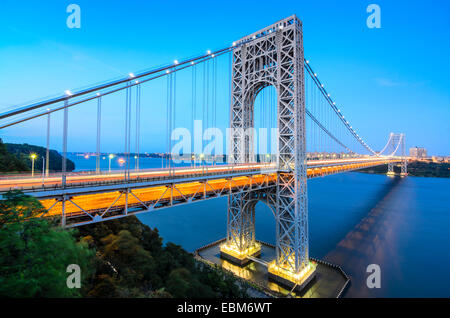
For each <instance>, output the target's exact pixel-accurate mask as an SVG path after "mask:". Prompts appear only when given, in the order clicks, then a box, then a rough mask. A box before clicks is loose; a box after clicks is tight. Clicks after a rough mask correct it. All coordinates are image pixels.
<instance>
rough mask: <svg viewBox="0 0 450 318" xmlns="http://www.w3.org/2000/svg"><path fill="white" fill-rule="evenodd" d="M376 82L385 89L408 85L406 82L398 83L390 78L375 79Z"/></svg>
mask: <svg viewBox="0 0 450 318" xmlns="http://www.w3.org/2000/svg"><path fill="white" fill-rule="evenodd" d="M375 81H376V82H377V84H378V85H380V86H383V87H396V86H405V85H407V84H406V83H404V82H397V81H394V80H392V79H390V78H375Z"/></svg>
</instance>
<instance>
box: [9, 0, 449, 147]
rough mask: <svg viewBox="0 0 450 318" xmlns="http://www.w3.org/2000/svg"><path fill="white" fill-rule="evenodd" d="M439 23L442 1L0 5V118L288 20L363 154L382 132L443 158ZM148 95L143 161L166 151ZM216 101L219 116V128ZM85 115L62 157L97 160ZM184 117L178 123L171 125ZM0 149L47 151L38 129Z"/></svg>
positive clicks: (40, 122)
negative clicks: (75, 13) (376, 22)
mask: <svg viewBox="0 0 450 318" xmlns="http://www.w3.org/2000/svg"><path fill="white" fill-rule="evenodd" d="M71 3H75V4H78V5H79V6H80V7H81V28H80V29H69V28H68V27H67V26H66V19H67V17H68V15H69V14H68V13H66V7H67V6H68V5H69V4H71ZM370 3H376V4H378V5H379V6H380V8H381V29H369V28H368V27H367V25H366V19H367V17H368V15H369V13H367V12H366V7H367V6H368V5H369V4H370ZM448 12H450V2H448V1H440V0H432V1H411V0H410V1H400V0H397V1H384V0H383V1H381V0H372V1H357V0H351V1H327V0H324V1H304V0H295V1H293V0H286V1H275V2H274V1H265V0H258V1H242V0H241V1H234V0H228V1H154V0H147V1H144V0H141V1H138V0H130V1H118V0H115V1H113V0H108V1H106V0H71V1H63V0H59V1H50V0H41V1H31V0H30V1H11V0H2V1H1V2H0V74H1V76H0V111H2V110H4V109H7V108H10V107H11V106H13V105H19V104H24V103H27V102H29V101H32V100H35V99H39V98H42V97H45V96H52V95H55V94H56V95H59V94H61V93H62V92H64V91H65V90H66V89H76V88H81V87H85V86H88V85H90V84H94V83H98V82H103V81H105V80H109V79H113V78H118V77H121V76H124V75H126V74H128V73H129V72H137V71H139V70H142V69H148V68H152V67H154V66H157V65H161V64H166V63H169V62H171V61H173V60H174V59H182V58H187V57H190V56H193V55H197V54H201V53H203V52H205V50H207V49H212V50H214V49H220V48H223V47H226V46H228V45H230V44H231V43H232V42H233V41H235V40H237V39H239V38H241V37H242V36H245V35H246V34H250V33H253V32H254V31H257V30H258V29H260V28H263V27H265V26H267V25H270V24H272V23H274V22H276V21H278V20H280V19H282V18H284V17H287V16H289V15H292V14H296V15H297V16H298V17H299V18H300V19H301V20H302V21H303V31H304V47H305V57H306V58H307V59H309V60H310V61H311V65H312V66H313V68H314V70H315V71H316V72H317V74H318V75H319V77H320V79H321V80H322V81H323V82H324V83H325V85H326V88H327V90H328V92H329V93H330V94H331V95H332V97H333V99H334V100H335V101H336V103H337V104H339V106H340V108H341V109H342V110H343V112H344V113H345V115H346V118H347V119H348V120H349V121H350V122H351V123H352V126H353V127H354V128H355V129H356V130H357V131H358V132H359V134H360V135H361V136H362V137H363V138H364V139H365V140H366V142H367V143H369V144H370V145H373V147H374V148H375V149H380V148H381V147H382V146H383V145H384V143H385V142H386V140H387V137H388V134H389V133H390V132H391V131H394V132H404V133H406V136H407V147H408V148H409V147H411V146H423V147H426V148H427V149H428V150H429V154H434V155H450V140H449V138H448V136H449V135H450V128H449V120H450V84H449V83H450V81H449V74H450V63H449V56H450V19H449V18H448ZM224 73H226V72H224ZM181 78H182V77H181V76H180V80H181ZM180 83H181V81H180ZM163 84H164V83H161V84H160V85H162V86H164V85H163ZM162 86H161V87H162ZM180 89H181V90H182V89H183V88H180ZM157 93H158V89H157V88H153V90H150V89H149V90H148V91H145V89H143V99H144V105H143V107H145V110H144V111H143V115H144V117H145V118H147V119H148V122H146V119H145V118H144V123H143V126H148V127H151V128H152V129H153V130H152V132H151V133H150V130H149V131H148V135H145V131H146V129H147V128H146V127H144V132H143V133H142V134H143V136H144V141H143V148H141V149H143V151H148V152H153V151H161V150H163V146H164V141H163V138H162V137H161V135H162V134H163V133H164V128H163V124H162V121H163V119H164V115H165V113H163V112H162V111H160V109H161V108H160V107H159V106H160V105H162V103H164V101H163V98H162V97H161V96H156V95H157ZM181 94H182V95H181V96H183V93H181ZM160 95H161V94H160ZM186 96H187V95H186ZM220 96H221V95H219V97H220ZM186 98H188V97H186ZM223 98H224V101H221V102H220V103H219V106H220V110H219V113H218V115H219V117H220V118H221V119H223V123H221V125H223V126H225V125H226V123H227V120H228V105H227V101H225V99H226V98H225V95H224V97H223ZM182 99H183V97H181V100H182ZM116 103H117V101H113V100H111V101H110V108H108V110H106V107H109V106H108V105H106V106H105V111H104V112H105V113H104V119H105V125H104V127H103V129H104V131H102V134H103V135H104V137H103V139H102V150H103V151H106V152H113V151H121V150H122V148H123V146H122V144H123V143H122V140H123V137H122V132H121V131H120V129H117V125H118V124H117V123H116V121H117V122H119V121H120V120H121V116H122V113H121V110H120V109H122V108H123V107H122V106H119V105H116ZM182 103H183V102H182V101H181V102H180V106H179V107H181V105H182ZM83 107H84V108H80V109H77V110H73V111H72V110H71V114H70V116H71V117H70V131H69V134H70V142H69V151H94V150H95V105H94V104H93V103H92V104H90V105H86V106H83ZM119 107H122V108H120V109H119ZM182 117H183V112H180V119H179V122H178V124H179V125H182V124H183V118H182ZM54 118H55V120H54V123H53V125H52V132H53V133H54V134H53V135H52V139H51V147H52V148H55V149H58V150H60V148H61V138H60V136H61V128H60V126H61V125H60V122H58V120H57V119H58V118H60V115H55V116H54ZM120 122H121V123H122V121H120ZM148 129H150V128H148ZM0 138H2V139H4V141H5V142H21V143H22V142H27V143H33V144H38V145H45V120H44V119H37V120H34V121H32V122H29V123H27V124H23V125H21V126H20V127H14V128H7V129H4V130H2V131H1V132H0ZM118 140H120V142H118Z"/></svg>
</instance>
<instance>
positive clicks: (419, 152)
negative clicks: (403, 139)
mask: <svg viewBox="0 0 450 318" xmlns="http://www.w3.org/2000/svg"><path fill="white" fill-rule="evenodd" d="M409 156H410V157H412V158H417V159H425V158H426V157H427V150H426V149H425V148H419V147H414V148H409Z"/></svg>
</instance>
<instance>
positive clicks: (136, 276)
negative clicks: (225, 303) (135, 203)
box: [79, 216, 247, 298]
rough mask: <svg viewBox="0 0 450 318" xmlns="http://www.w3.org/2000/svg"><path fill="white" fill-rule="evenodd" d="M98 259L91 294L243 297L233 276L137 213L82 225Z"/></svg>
mask: <svg viewBox="0 0 450 318" xmlns="http://www.w3.org/2000/svg"><path fill="white" fill-rule="evenodd" d="M79 236H80V238H81V240H82V241H84V242H89V245H90V246H91V247H92V248H95V249H96V250H97V254H98V259H99V260H100V263H99V264H98V267H97V272H96V274H95V277H94V279H93V281H92V289H91V290H90V291H89V292H88V293H87V296H90V297H161V298H165V297H188V298H192V297H245V296H247V295H246V292H245V290H244V289H243V287H241V286H240V285H239V284H237V281H236V279H235V278H234V277H232V276H230V275H227V274H225V273H224V272H222V271H221V270H219V269H214V268H210V267H208V266H204V265H203V264H202V263H199V262H197V261H196V260H195V259H194V257H193V256H192V255H191V254H189V253H188V252H186V251H185V250H184V249H182V248H181V247H180V246H178V245H175V244H173V243H167V244H166V245H165V246H163V243H162V239H161V237H160V236H159V234H158V230H157V229H153V230H152V229H150V228H149V227H148V226H146V225H144V224H142V223H141V222H140V221H139V220H138V219H137V218H136V217H134V216H129V217H126V218H121V219H116V220H111V221H108V222H101V223H96V224H92V225H88V226H83V227H81V228H80V232H79Z"/></svg>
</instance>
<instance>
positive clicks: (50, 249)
mask: <svg viewBox="0 0 450 318" xmlns="http://www.w3.org/2000/svg"><path fill="white" fill-rule="evenodd" d="M4 197H5V199H3V200H0V297H79V296H81V294H82V290H80V289H76V288H74V289H70V288H68V287H67V285H66V280H67V277H68V275H69V273H67V272H66V269H67V266H68V265H70V264H77V265H79V266H80V268H81V278H82V287H83V282H84V281H86V278H87V277H88V276H89V275H90V265H91V264H92V261H93V256H94V252H93V251H91V250H89V248H88V247H87V244H85V243H77V242H76V240H75V238H74V237H73V235H72V234H73V231H69V230H63V229H61V228H57V227H54V226H52V224H51V222H49V221H48V220H46V219H43V218H39V217H37V216H38V215H40V214H42V212H43V207H42V205H41V204H40V202H39V201H37V200H36V199H34V198H32V197H30V196H26V195H24V194H23V193H21V192H20V191H11V192H8V193H6V194H5V195H4ZM84 287H85V288H87V287H88V286H84Z"/></svg>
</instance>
